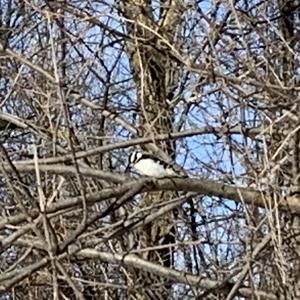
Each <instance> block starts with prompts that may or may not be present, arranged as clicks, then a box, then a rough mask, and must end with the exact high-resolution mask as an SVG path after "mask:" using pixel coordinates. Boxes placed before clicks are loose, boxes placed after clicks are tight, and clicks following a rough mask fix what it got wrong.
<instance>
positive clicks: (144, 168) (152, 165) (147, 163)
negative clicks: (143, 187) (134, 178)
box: [134, 159, 176, 177]
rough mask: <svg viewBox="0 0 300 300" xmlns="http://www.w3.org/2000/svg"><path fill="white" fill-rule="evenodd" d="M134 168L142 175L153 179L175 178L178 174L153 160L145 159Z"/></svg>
mask: <svg viewBox="0 0 300 300" xmlns="http://www.w3.org/2000/svg"><path fill="white" fill-rule="evenodd" d="M134 168H135V169H136V170H137V171H139V172H140V173H141V174H143V175H146V176H152V177H165V176H174V175H176V173H175V172H174V171H173V170H172V169H170V168H164V166H162V165H160V164H159V163H156V162H155V161H153V160H152V159H143V160H141V161H139V162H137V163H136V164H135V165H134Z"/></svg>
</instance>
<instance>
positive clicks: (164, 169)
mask: <svg viewBox="0 0 300 300" xmlns="http://www.w3.org/2000/svg"><path fill="white" fill-rule="evenodd" d="M131 167H133V168H134V169H136V170H137V171H138V172H139V173H140V174H141V175H146V176H151V177H156V178H163V177H181V176H186V175H185V174H183V172H182V170H176V169H177V168H176V167H177V166H175V165H174V166H173V165H172V164H171V163H168V162H166V161H164V160H162V159H160V158H158V157H156V156H154V155H152V154H150V153H146V152H140V151H134V152H132V153H131V154H130V156H129V164H128V167H127V168H126V169H128V168H131Z"/></svg>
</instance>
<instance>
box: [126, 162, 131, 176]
mask: <svg viewBox="0 0 300 300" xmlns="http://www.w3.org/2000/svg"><path fill="white" fill-rule="evenodd" d="M130 168H131V166H130V163H129V162H128V164H127V166H126V169H125V173H128V172H129V170H130Z"/></svg>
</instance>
